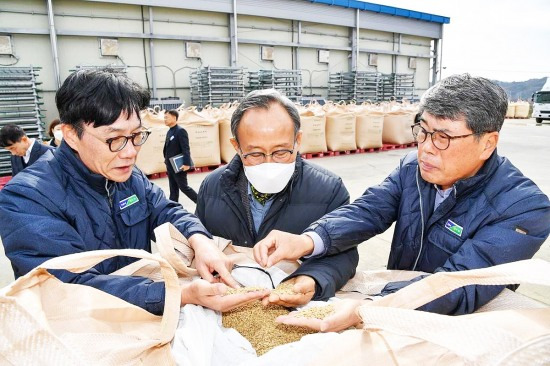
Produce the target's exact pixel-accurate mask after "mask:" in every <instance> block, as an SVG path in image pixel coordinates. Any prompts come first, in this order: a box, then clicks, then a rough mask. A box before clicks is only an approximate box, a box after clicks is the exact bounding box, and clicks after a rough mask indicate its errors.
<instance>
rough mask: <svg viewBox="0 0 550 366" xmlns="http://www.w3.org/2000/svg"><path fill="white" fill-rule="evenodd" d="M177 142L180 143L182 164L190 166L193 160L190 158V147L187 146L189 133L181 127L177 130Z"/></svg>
mask: <svg viewBox="0 0 550 366" xmlns="http://www.w3.org/2000/svg"><path fill="white" fill-rule="evenodd" d="M178 143H179V144H180V149H181V153H182V154H183V164H184V165H187V166H192V165H193V162H192V160H191V148H190V147H189V134H188V133H187V131H186V130H185V128H183V127H182V128H181V129H179V130H178Z"/></svg>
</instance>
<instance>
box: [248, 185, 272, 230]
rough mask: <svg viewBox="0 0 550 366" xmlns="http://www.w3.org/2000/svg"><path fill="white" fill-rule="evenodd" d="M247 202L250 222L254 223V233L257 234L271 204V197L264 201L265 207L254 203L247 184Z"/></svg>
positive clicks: (254, 200) (256, 202)
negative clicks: (250, 215) (248, 203)
mask: <svg viewBox="0 0 550 366" xmlns="http://www.w3.org/2000/svg"><path fill="white" fill-rule="evenodd" d="M247 187H248V200H249V202H250V213H251V214H252V220H253V221H254V232H256V233H258V230H259V229H260V225H261V224H262V221H264V217H265V214H266V213H267V211H269V208H270V207H271V204H273V196H272V197H270V198H269V199H268V200H267V201H265V205H262V204H261V203H260V202H258V201H256V199H255V198H254V195H253V194H252V189H250V182H249V183H248V186H247Z"/></svg>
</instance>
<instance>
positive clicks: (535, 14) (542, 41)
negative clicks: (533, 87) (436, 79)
mask: <svg viewBox="0 0 550 366" xmlns="http://www.w3.org/2000/svg"><path fill="white" fill-rule="evenodd" d="M370 2H372V3H375V4H382V5H390V6H395V7H399V8H404V9H409V10H417V11H422V12H425V13H430V14H436V15H443V16H447V17H449V18H451V22H450V23H449V24H445V25H444V27H443V57H442V60H443V64H442V65H443V68H444V69H443V70H442V77H446V76H449V75H452V74H457V73H463V72H468V73H470V74H472V75H475V76H483V77H486V78H489V79H494V80H500V81H524V80H529V79H539V78H543V77H550V1H548V0H523V1H518V0H477V1H476V0H378V1H377V0H371V1H370Z"/></svg>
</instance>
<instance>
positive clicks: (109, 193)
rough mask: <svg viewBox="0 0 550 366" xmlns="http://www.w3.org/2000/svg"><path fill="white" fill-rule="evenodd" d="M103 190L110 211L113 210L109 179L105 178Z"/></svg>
mask: <svg viewBox="0 0 550 366" xmlns="http://www.w3.org/2000/svg"><path fill="white" fill-rule="evenodd" d="M105 190H106V191H107V199H108V201H109V207H110V208H111V211H112V210H113V196H112V195H111V192H110V191H109V179H105Z"/></svg>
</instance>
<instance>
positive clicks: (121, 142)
mask: <svg viewBox="0 0 550 366" xmlns="http://www.w3.org/2000/svg"><path fill="white" fill-rule="evenodd" d="M84 131H85V130H84V129H82V132H84ZM86 133H88V134H89V135H91V136H93V137H95V138H96V139H98V140H99V141H103V142H105V143H106V144H107V145H109V150H111V152H119V151H121V150H122V149H124V148H125V147H126V144H127V143H128V140H131V141H132V144H133V145H134V146H141V145H143V144H144V143H145V141H147V139H148V138H149V135H150V134H151V131H150V130H142V131H139V132H135V133H133V134H131V135H130V136H117V137H111V138H110V139H107V140H103V139H102V138H101V137H97V136H96V135H94V134H93V133H90V132H88V131H86Z"/></svg>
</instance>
